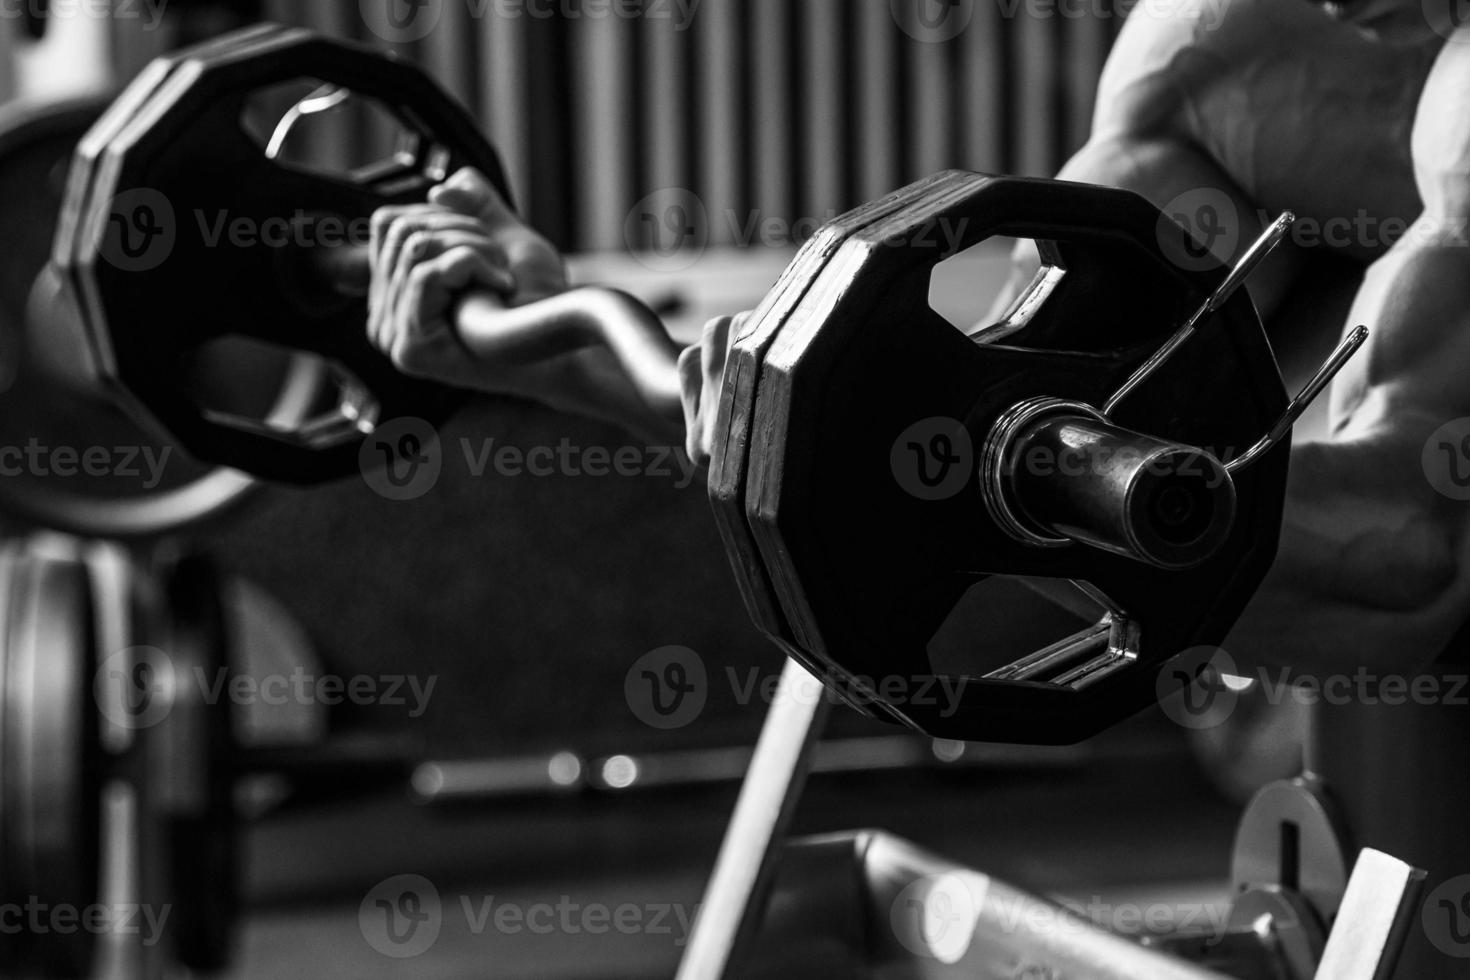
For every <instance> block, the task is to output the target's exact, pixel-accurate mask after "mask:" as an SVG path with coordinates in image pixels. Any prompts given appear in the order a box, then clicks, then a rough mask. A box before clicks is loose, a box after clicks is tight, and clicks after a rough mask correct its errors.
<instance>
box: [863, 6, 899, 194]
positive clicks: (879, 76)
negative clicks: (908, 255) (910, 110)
mask: <svg viewBox="0 0 1470 980" xmlns="http://www.w3.org/2000/svg"><path fill="white" fill-rule="evenodd" d="M854 13H855V16H856V18H857V25H856V34H855V44H854V56H855V59H856V60H855V63H854V71H853V75H854V77H853V79H852V82H853V87H854V88H855V89H856V91H857V105H856V110H855V113H854V119H853V122H854V126H855V127H856V132H855V133H854V137H855V138H854V143H853V147H852V149H853V151H854V155H855V157H856V163H857V168H858V175H857V182H856V190H857V196H858V197H861V198H863V199H864V200H869V199H872V198H875V197H881V196H882V195H884V194H887V193H888V192H889V191H892V190H894V189H896V188H898V187H901V186H902V185H903V183H904V181H903V176H904V173H905V171H904V160H903V153H902V149H903V141H902V139H901V137H900V135H899V124H898V112H899V107H898V86H897V85H896V84H894V83H895V80H896V79H897V77H898V50H899V49H898V33H897V32H896V31H895V30H894V26H895V25H894V23H893V12H892V11H891V10H890V9H889V6H888V4H884V3H863V4H858V5H857V7H856V10H855V12H854Z"/></svg>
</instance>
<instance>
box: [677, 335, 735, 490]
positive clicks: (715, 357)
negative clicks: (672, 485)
mask: <svg viewBox="0 0 1470 980" xmlns="http://www.w3.org/2000/svg"><path fill="white" fill-rule="evenodd" d="M749 318H750V314H749V313H741V314H740V315H739V316H722V317H717V318H715V319H713V320H711V321H710V322H709V323H707V324H705V326H704V335H703V336H702V337H701V338H700V342H699V343H698V344H696V345H695V346H693V347H691V348H689V349H688V350H686V351H685V352H684V353H683V354H682V355H681V356H680V357H679V389H680V393H681V396H682V399H683V402H684V432H685V451H686V452H687V453H688V454H689V458H690V459H691V460H693V461H694V465H696V466H698V467H700V468H701V469H703V468H704V467H707V466H709V459H710V452H711V450H712V449H713V448H714V441H715V422H716V420H717V419H718V418H719V414H720V397H721V393H722V392H723V391H724V388H725V364H726V363H727V362H728V360H729V356H730V345H731V344H733V343H734V342H735V339H736V338H737V337H739V336H740V334H741V331H743V330H744V328H745V322H746V320H748V319H749Z"/></svg>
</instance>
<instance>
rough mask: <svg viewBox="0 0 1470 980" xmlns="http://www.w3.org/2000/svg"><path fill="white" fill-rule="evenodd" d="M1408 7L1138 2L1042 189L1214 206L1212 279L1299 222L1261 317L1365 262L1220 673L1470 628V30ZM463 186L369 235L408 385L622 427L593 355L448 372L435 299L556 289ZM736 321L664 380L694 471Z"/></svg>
mask: <svg viewBox="0 0 1470 980" xmlns="http://www.w3.org/2000/svg"><path fill="white" fill-rule="evenodd" d="M1429 6H1430V7H1433V6H1436V5H1429ZM1445 6H1446V7H1447V6H1448V5H1445ZM1425 9H1428V8H1427V7H1421V5H1420V3H1419V2H1418V0H1358V2H1355V3H1352V4H1350V5H1349V6H1348V7H1347V8H1346V10H1335V9H1329V10H1326V11H1324V10H1322V9H1318V8H1316V7H1314V6H1313V5H1311V4H1309V3H1306V2H1303V0H1179V2H1178V4H1177V7H1176V9H1174V10H1173V11H1172V12H1171V15H1170V16H1167V17H1164V16H1160V15H1159V14H1158V13H1157V12H1156V10H1157V8H1148V7H1140V8H1138V10H1136V11H1135V13H1134V15H1133V16H1132V17H1131V18H1130V19H1129V21H1128V23H1127V24H1126V26H1125V28H1124V30H1123V32H1122V34H1121V35H1120V37H1119V40H1118V43H1117V45H1116V47H1115V49H1114V51H1113V53H1112V55H1111V57H1110V59H1109V61H1108V65H1107V68H1106V69H1105V71H1104V74H1103V78H1102V82H1101V87H1100V95H1099V100H1098V111H1097V116H1096V120H1095V122H1094V131H1093V134H1092V137H1091V139H1090V140H1089V142H1088V144H1087V145H1086V146H1085V147H1084V148H1083V149H1082V150H1081V151H1080V152H1079V153H1078V154H1077V155H1076V156H1075V157H1074V158H1073V159H1072V160H1071V161H1069V162H1068V163H1067V165H1066V166H1065V167H1064V168H1063V170H1062V172H1061V174H1060V176H1062V177H1065V178H1068V179H1073V180H1081V181H1088V182H1093V183H1101V184H1110V185H1114V186H1121V187H1127V188H1130V189H1132V190H1136V191H1138V192H1139V193H1141V194H1143V195H1144V196H1145V197H1147V198H1149V199H1150V200H1151V201H1153V202H1154V203H1155V204H1156V205H1158V206H1160V207H1162V208H1165V209H1166V210H1170V208H1171V206H1172V207H1178V206H1179V202H1181V201H1183V202H1188V201H1190V200H1192V199H1194V198H1195V197H1197V196H1198V195H1199V194H1200V193H1201V192H1209V193H1211V194H1213V195H1214V196H1215V197H1217V198H1218V196H1219V194H1220V193H1221V192H1223V193H1224V194H1225V195H1227V196H1228V198H1229V200H1230V202H1231V205H1232V207H1231V208H1230V209H1229V211H1230V216H1231V218H1232V219H1233V222H1232V223H1231V224H1230V225H1229V226H1228V227H1227V229H1226V231H1227V232H1228V233H1226V234H1224V235H1220V236H1217V237H1215V239H1214V241H1213V242H1212V244H1213V245H1214V246H1215V247H1216V249H1217V251H1218V252H1219V253H1220V257H1221V258H1222V259H1226V260H1228V259H1230V258H1232V257H1233V256H1234V255H1236V254H1238V253H1239V252H1240V251H1241V250H1243V249H1244V248H1245V247H1246V246H1247V245H1248V244H1249V243H1250V241H1251V240H1252V239H1253V238H1254V237H1255V235H1256V234H1257V233H1258V232H1259V231H1260V229H1261V227H1262V219H1263V218H1264V219H1265V220H1269V218H1270V217H1273V216H1274V215H1275V214H1277V213H1279V212H1280V211H1282V210H1286V209H1290V210H1293V211H1295V212H1296V213H1297V214H1298V215H1299V216H1300V218H1301V219H1302V221H1301V223H1300V224H1299V232H1298V238H1299V239H1300V241H1299V243H1298V246H1293V247H1292V248H1287V249H1285V250H1284V251H1283V253H1282V254H1280V255H1279V256H1277V257H1276V258H1273V259H1272V261H1271V262H1270V263H1269V265H1268V267H1267V268H1266V269H1264V270H1263V271H1262V273H1261V274H1260V275H1259V276H1258V278H1257V279H1256V280H1253V282H1252V284H1251V292H1252V294H1253V296H1254V297H1255V299H1256V301H1257V303H1258V305H1259V306H1261V307H1262V310H1263V312H1264V313H1265V314H1267V315H1268V316H1269V315H1270V314H1271V312H1273V311H1274V310H1275V309H1276V308H1277V307H1278V305H1279V304H1280V303H1281V302H1282V301H1283V298H1284V297H1286V296H1287V295H1288V294H1289V292H1290V291H1291V290H1292V289H1293V286H1294V282H1295V280H1296V278H1297V275H1298V269H1299V259H1300V254H1299V253H1300V252H1302V251H1303V250H1305V248H1307V247H1311V248H1317V249H1325V250H1330V251H1335V252H1339V253H1341V254H1344V255H1347V256H1349V257H1351V258H1352V259H1353V260H1354V261H1356V262H1360V263H1362V264H1363V265H1364V266H1366V272H1365V275H1364V277H1363V281H1362V285H1361V287H1360V288H1359V290H1358V293H1357V296H1356V298H1355V300H1354V302H1353V304H1352V310H1351V313H1350V314H1349V316H1348V319H1347V322H1346V323H1341V322H1338V323H1334V324H1332V329H1333V330H1335V331H1337V332H1341V331H1342V330H1345V329H1347V328H1348V327H1350V326H1352V325H1355V324H1358V323H1365V324H1367V325H1368V326H1369V327H1370V329H1371V330H1372V339H1371V340H1370V341H1369V345H1368V347H1367V348H1366V349H1365V350H1364V351H1363V352H1362V353H1360V354H1359V356H1358V357H1357V359H1356V360H1355V361H1354V362H1353V363H1352V364H1351V365H1350V366H1349V367H1348V368H1347V370H1346V371H1345V372H1344V373H1343V375H1342V376H1341V377H1340V378H1339V380H1338V381H1337V382H1336V383H1335V385H1334V386H1333V389H1332V391H1331V395H1330V398H1331V405H1330V412H1329V418H1328V423H1327V425H1326V427H1325V431H1322V432H1320V433H1302V432H1298V434H1297V444H1296V446H1295V447H1294V449H1293V455H1292V467H1291V482H1290V487H1289V491H1288V502H1287V508H1286V518H1285V526H1284V529H1283V535H1282V542H1281V548H1280V553H1279V557H1278V559H1277V562H1276V565H1275V566H1274V568H1273V570H1272V572H1271V575H1270V577H1269V578H1268V580H1267V582H1266V584H1265V585H1264V586H1263V588H1262V589H1261V591H1260V593H1259V594H1258V595H1257V597H1256V599H1255V600H1254V602H1253V603H1252V604H1251V606H1250V608H1249V609H1248V610H1247V612H1246V615H1245V616H1244V617H1243V618H1242V620H1241V622H1240V623H1239V625H1238V626H1237V628H1236V630H1235V631H1234V633H1233V634H1232V636H1231V638H1230V641H1229V643H1228V644H1227V647H1228V649H1229V650H1230V652H1231V653H1232V654H1234V655H1235V656H1236V657H1237V659H1240V660H1245V661H1277V662H1281V661H1285V662H1290V663H1292V664H1294V665H1296V666H1298V667H1300V668H1304V669H1331V670H1348V669H1353V668H1355V667H1356V666H1359V665H1364V666H1367V667H1369V668H1370V669H1375V670H1388V669H1393V670H1405V671H1407V670H1412V669H1414V668H1415V667H1417V666H1420V665H1422V664H1423V663H1426V662H1428V661H1430V660H1432V659H1434V658H1435V657H1436V656H1438V655H1439V654H1440V653H1441V651H1442V650H1443V649H1444V647H1445V645H1446V643H1447V642H1448V641H1449V640H1450V638H1451V636H1452V635H1453V634H1454V632H1455V631H1456V630H1457V629H1458V628H1459V627H1460V626H1461V625H1462V624H1463V622H1464V620H1465V617H1466V610H1467V609H1470V554H1467V550H1470V506H1467V505H1466V504H1463V503H1459V502H1456V501H1452V500H1449V499H1448V498H1446V497H1444V496H1442V495H1440V494H1439V493H1437V492H1436V491H1435V490H1434V488H1433V487H1432V486H1431V485H1430V483H1429V481H1428V480H1427V479H1426V477H1425V473H1424V470H1423V468H1422V466H1421V462H1420V457H1421V452H1422V450H1423V448H1424V446H1425V442H1426V440H1427V439H1428V438H1429V436H1430V435H1431V433H1433V432H1434V431H1435V430H1436V429H1437V428H1438V427H1439V426H1441V425H1442V424H1444V423H1446V422H1448V421H1450V420H1452V419H1456V418H1460V417H1464V416H1470V377H1467V375H1470V241H1467V238H1466V234H1467V232H1466V229H1467V227H1470V111H1467V108H1470V29H1460V30H1459V31H1458V32H1456V31H1454V30H1451V29H1450V27H1449V26H1447V25H1433V26H1434V27H1436V28H1437V29H1438V32H1437V31H1436V30H1434V29H1431V25H1428V24H1427V23H1426V21H1425V19H1424V18H1425V14H1424V10H1425ZM1150 10H1153V11H1155V12H1149V11H1150ZM1446 37H1449V40H1448V41H1447V40H1446ZM458 179H459V181H460V187H459V188H458V190H457V191H455V192H453V193H446V194H444V195H441V196H440V197H439V198H438V199H437V204H438V206H439V209H440V210H441V211H443V212H446V213H458V214H468V215H472V216H476V217H477V218H478V219H480V220H488V221H489V223H490V227H491V229H492V230H491V231H490V232H475V231H474V230H467V229H465V228H464V227H463V226H461V225H458V224H454V223H453V219H451V218H448V217H446V216H444V215H442V214H441V215H439V216H437V217H435V218H433V219H432V220H431V221H428V223H427V224H425V223H424V222H425V220H426V219H425V217H424V216H423V215H422V214H417V215H415V214H410V213H403V214H396V215H389V216H387V217H386V218H385V220H384V221H383V234H382V240H383V241H385V242H386V241H388V240H390V239H391V238H392V237H393V235H394V232H393V227H394V226H395V225H399V224H404V223H407V224H404V227H408V225H412V224H414V223H417V225H416V226H415V230H417V231H418V232H419V237H418V238H417V239H416V240H415V241H414V245H413V247H412V248H409V249H395V248H391V247H385V248H381V249H379V250H378V261H377V266H376V268H377V269H378V270H379V278H380V280H381V281H382V282H383V283H384V284H385V285H384V286H383V287H382V288H381V289H379V290H376V291H375V303H374V306H375V310H376V311H378V314H379V315H375V319H374V328H373V335H374V337H375V338H376V339H377V340H378V342H379V343H380V344H381V345H382V347H383V349H384V350H387V351H389V352H390V353H392V354H394V356H395V358H396V359H397V360H398V361H399V363H400V366H402V367H404V368H405V369H406V370H410V371H412V372H414V373H418V374H426V375H429V376H433V377H439V378H443V379H445V380H454V381H456V382H457V383H461V384H471V385H473V386H474V387H478V388H482V389H485V390H490V391H509V392H511V393H518V394H526V393H530V394H533V395H534V396H535V397H539V398H541V400H543V401H547V402H548V403H550V404H552V406H553V407H556V408H560V409H563V410H569V411H577V412H580V413H582V414H588V415H593V416H597V417H601V418H610V419H615V418H619V417H626V415H625V414H623V413H625V412H626V410H627V408H628V397H629V392H628V389H627V385H626V384H625V383H621V382H620V381H619V379H617V378H616V377H615V376H614V375H615V374H616V372H613V371H611V370H610V368H609V367H608V365H607V364H606V363H603V362H602V361H601V360H600V359H599V357H598V355H596V354H587V355H578V357H577V358H573V359H566V358H564V359H562V361H561V362H560V363H557V364H554V365H547V366H545V367H544V368H542V369H539V370H540V371H542V372H543V373H542V374H541V375H539V376H537V377H531V376H530V375H529V374H528V373H526V372H520V373H517V374H516V375H515V376H514V377H510V376H501V375H505V374H506V372H503V371H501V372H497V371H495V370H494V369H493V368H487V367H486V366H484V365H469V364H466V363H465V355H464V353H463V352H462V351H460V350H457V349H455V345H454V344H453V343H452V342H449V341H446V340H445V331H446V330H447V329H448V327H447V324H446V323H445V322H444V319H445V314H446V311H447V310H448V305H449V298H450V297H451V296H452V295H453V293H454V292H456V291H458V290H460V289H463V288H465V286H467V285H469V284H472V283H477V284H480V285H485V286H489V287H490V288H493V289H497V290H498V291H501V292H502V293H505V294H507V295H508V296H510V297H511V299H510V302H511V303H512V305H516V304H518V303H519V302H525V301H530V300H531V299H533V298H535V297H536V296H539V295H547V290H552V291H555V290H558V289H561V288H565V282H564V278H557V276H559V275H560V273H559V269H560V261H559V259H558V258H556V257H555V254H554V252H551V251H550V249H549V247H546V246H544V241H542V240H540V239H539V236H536V235H535V233H534V232H531V231H530V230H529V229H526V228H524V226H521V225H519V224H518V223H517V222H515V221H514V219H513V217H510V216H509V212H508V211H505V209H504V208H503V206H502V207H501V208H499V209H498V210H497V209H496V208H495V207H494V202H493V201H491V200H490V198H493V192H489V191H488V188H485V187H483V182H479V184H478V185H477V184H476V183H475V181H474V180H473V178H472V177H462V178H458ZM487 193H488V197H487ZM1185 218H1186V220H1187V215H1186V216H1185ZM436 222H438V223H439V224H436ZM477 234H478V235H479V236H480V237H478V238H476V237H475V236H476V235H477ZM466 236H469V237H466ZM402 237H403V236H402V235H401V233H400V234H399V238H400V240H401V239H402ZM376 240H378V236H375V241H376ZM537 242H540V244H537ZM446 243H447V244H448V245H449V246H450V247H447V248H446V247H445V244H446ZM528 243H529V244H528ZM456 248H457V249H458V250H456ZM1293 252H1296V253H1298V254H1293ZM451 256H453V257H451ZM472 256H473V257H472ZM418 265H423V266H424V269H423V270H420V271H418V272H417V274H415V270H414V268H413V267H414V266H418ZM1036 265H1037V259H1036V256H1035V252H1034V250H1033V249H1030V248H1028V247H1025V246H1021V247H1018V250H1017V253H1016V257H1015V266H1016V268H1015V274H1014V276H1013V278H1012V281H1011V284H1010V286H1009V287H1008V289H1007V291H1006V294H1005V295H1002V296H1001V297H999V298H998V299H997V303H996V308H995V309H996V316H997V318H998V317H999V314H1000V313H1003V312H1004V310H1005V309H1006V308H1007V307H1008V306H1009V305H1010V302H1011V300H1012V299H1013V298H1014V296H1015V295H1016V294H1017V293H1018V291H1019V290H1020V289H1022V288H1024V287H1025V285H1026V284H1027V283H1029V282H1030V280H1031V277H1032V275H1033V274H1034V272H1035V270H1036ZM553 267H554V269H555V271H553ZM523 284H533V288H530V289H524V288H522V286H523ZM518 290H519V292H518ZM1310 305H1311V304H1310V303H1308V306H1310ZM734 323H735V318H731V317H725V318H721V319H719V320H716V321H713V322H712V323H711V324H710V325H709V327H708V328H707V329H706V332H705V337H704V339H703V341H702V343H701V344H699V345H697V346H696V347H694V348H691V350H690V351H688V352H686V354H685V356H684V358H683V359H682V361H681V365H680V368H681V377H682V381H683V387H684V392H685V407H686V421H687V425H686V431H685V433H684V434H683V435H684V437H685V438H686V439H687V444H688V448H689V451H690V455H691V456H692V457H694V458H695V459H696V460H703V459H705V458H707V453H708V446H709V431H710V425H711V423H712V421H713V419H712V416H713V413H714V411H715V409H716V407H717V405H718V398H719V392H720V388H721V383H722V376H723V368H724V360H725V355H726V350H727V346H728V343H729V341H730V337H731V335H732V333H734V332H736V331H732V329H731V328H732V324H734ZM1317 326H1318V325H1317V324H1311V323H1307V322H1305V321H1303V322H1297V321H1295V320H1293V322H1290V323H1284V324H1278V325H1277V331H1278V332H1277V334H1276V338H1275V339H1276V341H1277V343H1278V344H1279V345H1288V346H1289V345H1290V344H1291V343H1292V342H1293V341H1298V340H1299V341H1303V342H1309V341H1310V340H1311V338H1309V337H1308V334H1309V333H1310V332H1311V331H1312V330H1314V329H1315V328H1316V327H1317ZM737 330H738V326H737Z"/></svg>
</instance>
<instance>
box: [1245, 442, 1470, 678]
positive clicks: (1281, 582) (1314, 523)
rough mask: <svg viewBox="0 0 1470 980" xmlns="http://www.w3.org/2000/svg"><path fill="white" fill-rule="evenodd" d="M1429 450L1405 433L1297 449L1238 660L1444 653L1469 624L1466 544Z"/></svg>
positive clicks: (1391, 658)
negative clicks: (1277, 539)
mask: <svg viewBox="0 0 1470 980" xmlns="http://www.w3.org/2000/svg"><path fill="white" fill-rule="evenodd" d="M1433 428H1434V427H1433V426H1430V427H1429V431H1431V432H1432V431H1433ZM1427 434H1428V433H1427V432H1426V433H1425V435H1427ZM1422 446H1423V439H1419V440H1418V441H1417V442H1416V441H1415V440H1414V439H1413V438H1412V436H1410V435H1409V434H1408V432H1407V431H1404V432H1402V433H1400V434H1397V435H1395V434H1383V435H1379V436H1376V437H1371V436H1370V437H1367V438H1363V439H1356V440H1353V441H1348V442H1319V443H1308V444H1305V445H1300V446H1297V447H1296V448H1295V449H1294V450H1293V452H1292V468H1291V478H1290V482H1289V485H1288V492H1287V506H1286V515H1285V520H1284V522H1283V526H1282V531H1281V545H1280V548H1279V551H1278V554H1277V559H1276V564H1275V565H1274V566H1273V567H1272V570H1271V573H1270V575H1269V576H1268V577H1267V579H1266V582H1265V584H1264V585H1263V586H1262V587H1261V590H1260V592H1259V593H1257V595H1256V598H1255V599H1254V600H1253V601H1252V603H1251V604H1250V606H1249V607H1248V609H1247V611H1246V614H1245V615H1244V616H1243V617H1242V618H1241V620H1240V622H1239V623H1238V624H1237V625H1236V627H1235V629H1234V631H1233V632H1232V633H1231V636H1230V639H1229V641H1228V642H1227V643H1226V649H1227V650H1228V651H1229V652H1230V653H1231V654H1232V656H1235V657H1236V659H1237V660H1240V661H1242V662H1257V663H1261V662H1267V663H1279V662H1287V661H1289V662H1291V663H1293V664H1297V665H1311V666H1316V667H1323V668H1330V669H1332V670H1341V669H1346V668H1348V667H1350V666H1354V665H1370V666H1371V665H1374V664H1387V663H1394V664H1403V663H1405V662H1406V661H1416V662H1427V661H1429V660H1432V659H1433V658H1434V657H1435V656H1437V655H1438V654H1439V653H1440V652H1441V649H1442V648H1443V646H1444V644H1445V643H1446V641H1447V640H1448V639H1449V637H1450V636H1451V634H1452V633H1453V632H1454V631H1455V629H1456V628H1458V626H1459V623H1460V620H1461V619H1463V618H1464V616H1465V615H1466V611H1465V609H1464V608H1463V599H1464V598H1465V595H1464V594H1465V592H1466V589H1465V582H1464V581H1463V576H1462V575H1461V573H1460V571H1459V569H1460V567H1461V564H1462V563H1461V562H1460V561H1459V552H1460V551H1461V550H1462V547H1463V540H1462V537H1461V535H1460V534H1459V533H1458V528H1457V527H1456V523H1455V515H1454V514H1453V513H1452V508H1450V507H1447V506H1446V505H1447V504H1449V503H1450V502H1449V501H1446V500H1444V499H1443V498H1440V497H1438V495H1437V494H1436V493H1435V492H1434V490H1433V488H1432V487H1430V486H1429V484H1428V482H1427V481H1426V480H1425V479H1424V476H1423V474H1422V471H1421V467H1420V463H1419V459H1420V451H1421V449H1422Z"/></svg>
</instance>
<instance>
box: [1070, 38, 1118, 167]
mask: <svg viewBox="0 0 1470 980" xmlns="http://www.w3.org/2000/svg"><path fill="white" fill-rule="evenodd" d="M1066 42H1067V43H1066V45H1065V48H1064V50H1063V54H1062V58H1063V60H1064V62H1065V63H1066V65H1067V68H1068V71H1067V86H1066V92H1067V95H1066V104H1067V145H1066V147H1065V148H1064V153H1066V154H1068V155H1070V154H1071V153H1074V152H1076V150H1078V149H1079V148H1080V147H1081V146H1082V144H1083V143H1085V142H1087V135H1088V133H1089V132H1090V130H1091V128H1092V111H1093V103H1094V102H1095V101H1096V99H1097V80H1098V76H1099V75H1101V74H1102V67H1103V62H1104V61H1105V60H1107V56H1108V48H1109V47H1110V46H1111V45H1112V35H1111V32H1110V30H1109V26H1108V23H1107V21H1105V20H1103V19H1101V18H1098V17H1082V18H1078V19H1076V20H1070V21H1068V22H1067V38H1066Z"/></svg>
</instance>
